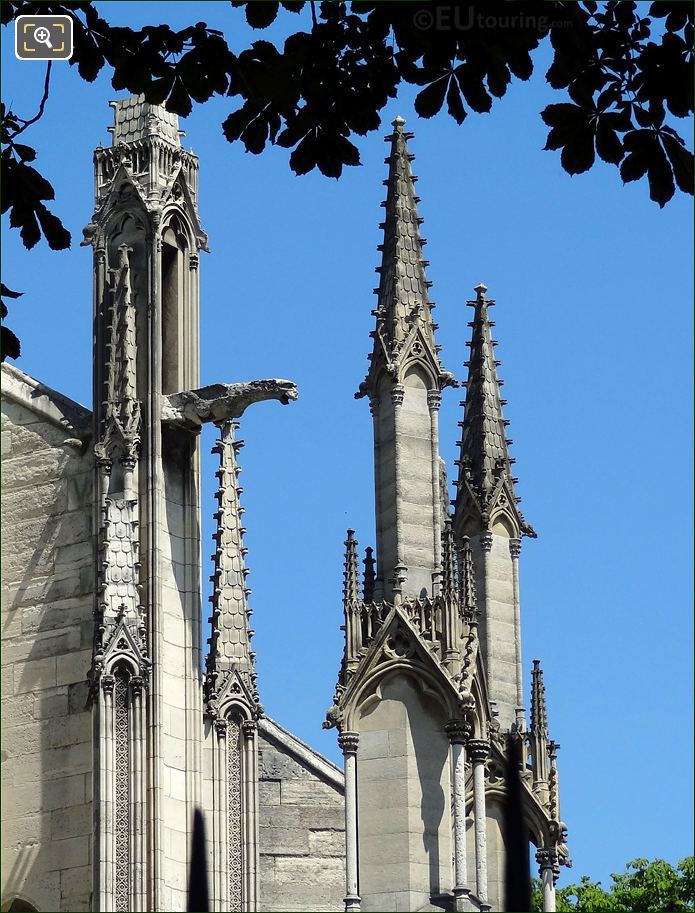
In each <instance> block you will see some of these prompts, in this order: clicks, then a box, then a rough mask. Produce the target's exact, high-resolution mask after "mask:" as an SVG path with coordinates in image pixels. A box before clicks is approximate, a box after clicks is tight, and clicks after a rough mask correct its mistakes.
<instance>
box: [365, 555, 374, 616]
mask: <svg viewBox="0 0 695 913" xmlns="http://www.w3.org/2000/svg"><path fill="white" fill-rule="evenodd" d="M363 564H364V586H363V599H364V602H366V603H370V602H373V601H374V587H375V586H376V573H375V570H374V567H375V564H376V562H375V560H374V549H373V548H371V547H370V546H367V548H366V549H365V550H364V561H363Z"/></svg>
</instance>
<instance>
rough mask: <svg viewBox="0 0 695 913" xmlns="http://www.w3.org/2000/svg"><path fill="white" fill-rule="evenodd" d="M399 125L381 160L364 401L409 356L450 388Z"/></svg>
mask: <svg viewBox="0 0 695 913" xmlns="http://www.w3.org/2000/svg"><path fill="white" fill-rule="evenodd" d="M404 125H405V120H404V119H403V118H402V117H397V118H395V120H394V121H393V133H391V134H390V135H389V136H387V137H386V140H387V141H388V142H389V143H390V144H391V150H390V154H389V156H388V157H387V158H386V162H387V164H388V166H389V173H388V178H387V179H386V181H384V183H385V185H386V188H387V192H386V200H385V201H384V203H383V206H384V208H385V210H386V215H385V218H384V221H383V223H382V226H381V227H382V228H383V231H384V237H383V242H382V243H381V244H379V246H378V250H379V251H380V252H381V264H380V265H379V266H378V267H376V272H377V274H378V275H379V286H378V288H377V289H375V292H376V293H377V296H378V304H377V307H376V308H375V313H376V330H375V332H374V336H373V338H374V350H373V353H372V358H371V364H370V368H369V372H368V375H367V378H366V380H365V381H364V383H363V384H362V385H361V387H360V390H359V393H358V394H357V395H358V396H365V395H368V394H369V393H370V391H372V390H373V389H374V388H375V384H376V383H377V381H378V377H379V375H380V374H381V372H382V370H384V368H385V367H386V368H389V367H392V369H393V371H394V372H395V376H396V377H398V372H399V368H400V366H401V364H402V363H403V362H404V361H405V360H406V359H408V358H409V357H411V356H412V355H413V354H415V355H416V357H417V358H418V359H419V360H422V361H423V362H424V363H425V364H426V368H427V372H428V373H429V374H431V375H433V377H434V378H435V379H436V382H437V384H438V385H439V387H440V389H441V387H443V386H445V385H446V384H450V383H452V382H453V377H452V375H450V374H449V373H448V372H447V371H445V370H444V369H443V367H442V365H441V362H440V360H439V353H438V350H437V346H436V342H435V337H434V329H435V328H434V324H433V322H432V313H431V312H432V303H431V302H430V300H429V288H430V286H431V284H432V283H431V282H429V281H428V279H427V276H426V274H425V268H426V266H427V265H428V260H427V259H426V258H425V257H424V255H423V251H422V248H423V246H424V244H425V239H424V238H422V236H421V235H420V227H419V226H420V225H421V223H422V219H421V218H420V216H419V215H418V211H417V204H418V201H419V197H418V196H417V194H416V193H415V182H416V180H417V177H416V176H415V175H414V174H413V172H412V169H411V162H412V161H413V159H414V156H413V155H411V153H410V152H409V151H408V140H409V139H410V138H412V136H413V134H412V133H409V132H407V131H405V130H404V129H403V127H404ZM398 382H400V378H398Z"/></svg>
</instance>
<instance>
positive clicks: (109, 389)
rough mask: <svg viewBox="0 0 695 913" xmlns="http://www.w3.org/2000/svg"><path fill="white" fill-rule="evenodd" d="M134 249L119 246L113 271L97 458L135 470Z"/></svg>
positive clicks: (137, 443)
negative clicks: (101, 425) (132, 266)
mask: <svg viewBox="0 0 695 913" xmlns="http://www.w3.org/2000/svg"><path fill="white" fill-rule="evenodd" d="M130 253H131V248H130V247H128V246H127V245H126V244H122V245H121V246H120V247H119V248H118V260H117V265H116V267H115V268H114V269H112V270H111V302H112V303H111V309H110V310H111V322H110V332H109V341H108V343H107V346H106V348H107V352H108V358H107V364H106V391H105V394H106V395H105V402H104V421H103V428H102V435H101V440H100V441H99V443H98V444H97V445H96V447H95V452H96V456H97V460H98V461H100V462H104V461H107V462H110V461H111V460H112V459H113V458H116V459H118V460H119V461H120V462H121V463H124V464H125V466H126V467H128V468H130V469H132V468H133V467H134V465H135V462H136V461H137V458H138V453H139V449H140V402H139V400H138V398H137V378H136V357H137V342H136V330H135V306H134V303H133V296H132V291H131V279H130V260H129V256H130Z"/></svg>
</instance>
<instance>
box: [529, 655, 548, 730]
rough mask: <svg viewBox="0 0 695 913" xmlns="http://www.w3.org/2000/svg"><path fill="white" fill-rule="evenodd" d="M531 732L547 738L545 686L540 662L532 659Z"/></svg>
mask: <svg viewBox="0 0 695 913" xmlns="http://www.w3.org/2000/svg"><path fill="white" fill-rule="evenodd" d="M531 732H532V733H534V734H538V735H540V736H541V737H542V738H544V739H546V740H547V738H548V710H547V707H546V703H545V685H544V683H543V670H542V669H541V661H540V660H539V659H534V661H533V672H532V673H531Z"/></svg>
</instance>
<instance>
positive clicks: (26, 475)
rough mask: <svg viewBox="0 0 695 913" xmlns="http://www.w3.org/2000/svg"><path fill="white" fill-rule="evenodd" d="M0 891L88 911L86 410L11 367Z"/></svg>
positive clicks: (6, 416) (5, 418) (5, 449)
mask: <svg viewBox="0 0 695 913" xmlns="http://www.w3.org/2000/svg"><path fill="white" fill-rule="evenodd" d="M2 381H3V394H4V396H3V403H2V511H3V524H2V646H3V649H2V733H3V740H2V749H3V750H2V793H3V802H2V889H1V902H2V903H3V904H5V903H7V902H8V901H9V900H10V899H11V898H12V897H15V896H18V897H21V898H24V899H25V900H27V901H29V902H31V903H32V904H33V905H34V906H36V907H37V908H38V909H40V910H71V911H79V910H89V909H90V898H91V891H92V869H91V839H92V838H91V834H92V784H91V777H92V734H91V714H90V713H89V712H88V711H87V709H86V706H85V705H86V700H87V687H86V681H85V679H86V675H87V671H88V669H89V664H90V659H91V646H92V633H93V622H92V605H93V574H94V571H93V566H94V565H93V554H92V548H93V544H92V529H91V527H92V459H91V450H89V449H87V448H86V440H87V438H88V435H89V431H88V428H89V423H90V417H89V413H88V412H87V410H84V409H82V407H79V406H78V405H77V404H76V403H71V402H70V401H67V400H65V399H64V398H62V397H60V396H58V395H57V394H54V393H53V391H48V390H47V389H46V388H43V387H41V385H38V384H36V382H35V381H32V380H31V379H30V378H27V377H26V375H23V374H22V372H20V371H17V369H14V368H8V367H7V366H6V365H3V368H2Z"/></svg>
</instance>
